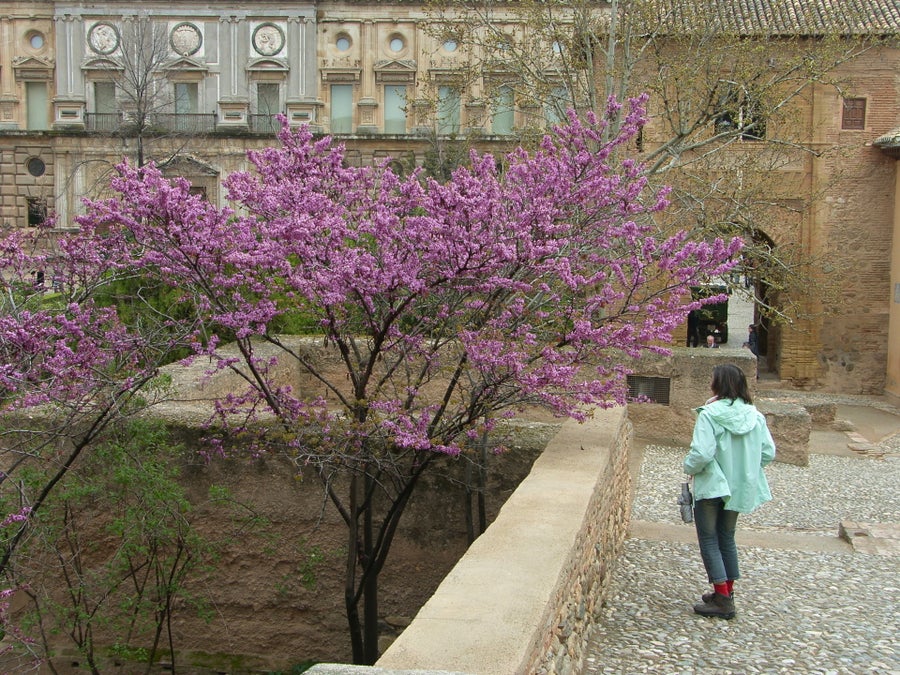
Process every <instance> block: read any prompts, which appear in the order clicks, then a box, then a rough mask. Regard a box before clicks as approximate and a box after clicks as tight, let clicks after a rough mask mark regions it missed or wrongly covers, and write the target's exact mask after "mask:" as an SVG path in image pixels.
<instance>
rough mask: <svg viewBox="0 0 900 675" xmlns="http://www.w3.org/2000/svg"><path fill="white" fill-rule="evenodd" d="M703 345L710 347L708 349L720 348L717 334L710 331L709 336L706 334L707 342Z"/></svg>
mask: <svg viewBox="0 0 900 675" xmlns="http://www.w3.org/2000/svg"><path fill="white" fill-rule="evenodd" d="M703 346H704V347H706V348H708V349H718V348H719V344H718V343H717V342H716V336H715V335H713V334H712V333H710V334H709V335H707V336H706V344H705V345H703Z"/></svg>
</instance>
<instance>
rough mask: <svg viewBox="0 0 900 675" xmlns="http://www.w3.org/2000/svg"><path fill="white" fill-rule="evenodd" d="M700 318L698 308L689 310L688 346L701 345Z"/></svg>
mask: <svg viewBox="0 0 900 675" xmlns="http://www.w3.org/2000/svg"><path fill="white" fill-rule="evenodd" d="M699 323H700V320H699V318H698V317H697V310H695V309H692V310H691V311H690V312H688V318H687V346H688V347H699V346H700V337H699V336H700V326H699Z"/></svg>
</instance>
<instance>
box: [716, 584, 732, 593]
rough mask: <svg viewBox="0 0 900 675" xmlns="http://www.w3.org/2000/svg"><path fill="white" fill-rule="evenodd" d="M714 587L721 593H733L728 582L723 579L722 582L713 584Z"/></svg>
mask: <svg viewBox="0 0 900 675" xmlns="http://www.w3.org/2000/svg"><path fill="white" fill-rule="evenodd" d="M713 588H714V589H715V591H716V593H718V594H719V595H731V593H729V591H728V582H727V581H723V582H722V583H721V584H713Z"/></svg>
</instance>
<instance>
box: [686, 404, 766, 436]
mask: <svg viewBox="0 0 900 675" xmlns="http://www.w3.org/2000/svg"><path fill="white" fill-rule="evenodd" d="M698 410H706V411H707V413H708V414H709V416H710V417H711V418H712V419H713V421H715V422H716V423H717V424H719V425H721V426H723V427H725V428H726V429H727V430H728V431H730V432H731V433H733V434H746V433H748V432H750V431H752V430H753V428H754V427H755V426H756V422H757V416H756V415H757V411H756V407H755V406H752V405H750V404H749V403H744V401H743V400H741V399H739V398H736V399H734V400H731V399H724V400H721V401H713V402H712V403H710V404H708V405H704V406H702V407H701V408H698Z"/></svg>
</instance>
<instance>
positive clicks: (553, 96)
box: [544, 87, 572, 125]
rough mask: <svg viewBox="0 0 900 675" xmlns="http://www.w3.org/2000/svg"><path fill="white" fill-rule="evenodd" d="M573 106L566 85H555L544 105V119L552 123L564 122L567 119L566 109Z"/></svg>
mask: <svg viewBox="0 0 900 675" xmlns="http://www.w3.org/2000/svg"><path fill="white" fill-rule="evenodd" d="M571 107H572V106H571V103H570V102H569V92H568V90H567V89H566V88H565V87H554V88H553V89H552V90H551V92H550V96H549V98H548V100H547V103H546V104H545V105H544V119H546V120H547V123H548V124H550V125H557V124H562V123H563V122H565V120H566V111H567V110H568V109H569V108H571Z"/></svg>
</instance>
